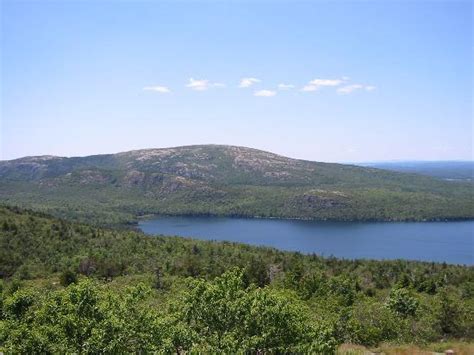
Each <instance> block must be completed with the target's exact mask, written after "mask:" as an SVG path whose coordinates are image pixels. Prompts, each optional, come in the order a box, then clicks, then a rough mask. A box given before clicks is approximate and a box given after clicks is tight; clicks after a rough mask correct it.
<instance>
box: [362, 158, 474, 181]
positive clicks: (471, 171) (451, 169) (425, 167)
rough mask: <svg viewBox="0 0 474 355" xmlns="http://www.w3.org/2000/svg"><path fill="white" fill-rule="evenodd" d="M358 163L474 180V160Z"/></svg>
mask: <svg viewBox="0 0 474 355" xmlns="http://www.w3.org/2000/svg"><path fill="white" fill-rule="evenodd" d="M358 165H361V166H368V167H372V168H379V169H386V170H393V171H399V172H402V173H414V174H421V175H428V176H433V177H436V178H439V179H443V180H448V181H473V180H474V161H397V162H395V161H390V162H374V163H362V164H358Z"/></svg>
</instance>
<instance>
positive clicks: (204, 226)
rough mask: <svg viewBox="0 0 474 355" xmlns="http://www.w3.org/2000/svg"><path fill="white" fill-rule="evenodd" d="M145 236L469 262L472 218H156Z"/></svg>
mask: <svg viewBox="0 0 474 355" xmlns="http://www.w3.org/2000/svg"><path fill="white" fill-rule="evenodd" d="M139 227H140V228H141V229H142V231H143V232H145V233H147V234H155V235H156V234H164V235H176V236H183V237H192V238H196V239H202V240H219V241H222V240H226V241H232V242H239V243H246V244H252V245H261V246H269V247H274V248H277V249H281V250H289V251H299V252H302V253H308V254H310V253H316V254H318V255H322V256H336V257H340V258H347V259H408V260H424V261H436V262H443V261H444V262H447V263H452V264H468V265H474V221H459V222H390V223H388V222H387V223H382V222H370V223H369V222H316V221H300V220H280V219H246V218H226V217H156V218H154V219H150V220H143V221H141V222H140V223H139Z"/></svg>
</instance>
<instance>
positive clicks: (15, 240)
mask: <svg viewBox="0 0 474 355" xmlns="http://www.w3.org/2000/svg"><path fill="white" fill-rule="evenodd" d="M0 277H1V280H0V294H1V299H0V349H1V351H3V352H5V353H6V354H8V353H34V352H35V353H38V352H41V353H99V352H103V353H123V352H142V353H143V352H160V353H173V352H174V353H186V352H193V353H194V352H201V353H203V352H204V353H208V352H211V353H215V352H226V353H234V352H247V353H288V352H292V353H295V352H297V353H324V354H329V353H335V352H340V351H341V346H345V345H343V344H357V345H360V346H365V347H369V348H374V347H380V346H384V344H392V345H393V346H395V345H403V344H417V345H418V346H420V347H426V346H432V347H433V346H434V347H435V348H436V349H447V348H449V347H450V346H452V344H457V346H464V347H467V349H468V350H466V351H467V352H466V353H468V352H469V351H470V350H472V347H470V345H469V343H471V342H472V341H473V338H474V268H473V267H467V266H461V265H447V264H438V263H426V262H414V261H402V260H395V261H372V260H342V259H336V258H322V257H319V256H316V255H303V254H300V253H290V252H283V251H278V250H275V249H271V248H262V247H251V246H247V245H242V244H234V243H228V242H220V243H218V242H205V241H197V240H192V239H186V238H177V237H165V236H158V237H150V236H146V235H144V234H142V233H140V232H137V231H134V230H128V229H121V230H118V229H107V228H100V227H94V226H91V225H86V224H81V223H75V222H70V221H65V220H61V219H57V218H55V217H51V216H49V215H47V214H44V213H40V212H34V211H30V210H24V209H20V208H16V207H7V206H3V207H0ZM433 344H436V345H433ZM463 344H464V345H463Z"/></svg>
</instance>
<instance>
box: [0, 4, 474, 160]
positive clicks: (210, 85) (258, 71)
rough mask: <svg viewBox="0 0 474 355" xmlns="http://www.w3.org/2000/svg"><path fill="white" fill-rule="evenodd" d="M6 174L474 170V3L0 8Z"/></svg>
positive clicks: (0, 126) (0, 125)
mask: <svg viewBox="0 0 474 355" xmlns="http://www.w3.org/2000/svg"><path fill="white" fill-rule="evenodd" d="M0 6H1V30H2V38H1V51H2V63H1V68H2V72H1V121H0V131H1V134H0V140H1V142H0V160H10V159H14V158H20V157H23V156H38V155H57V156H86V155H96V154H110V153H116V152H123V151H129V150H135V149H147V148H166V147H173V146H182V145H196V144H203V143H208V142H211V143H212V144H224V145H238V146H245V147H251V148H256V149H261V150H265V151H270V152H273V153H277V154H280V155H284V156H288V157H292V158H298V159H305V160H312V161H326V162H353V163H355V162H377V161H378V162H380V161H420V160H421V161H472V160H473V157H474V155H473V154H474V153H473V141H472V137H473V125H472V74H473V72H472V59H473V58H472V3H471V2H469V1H456V2H438V1H433V2H424V1H423V2H410V3H409V2H404V1H401V2H390V3H378V2H370V1H369V2H347V1H341V2H332V3H326V2H296V3H295V2H277V3H273V4H271V5H270V4H269V3H267V2H263V1H262V2H240V3H216V2H211V1H200V2H178V3H171V2H156V3H152V2H105V1H104V2H102V1H97V2H90V1H84V2H18V1H2V3H1V5H0Z"/></svg>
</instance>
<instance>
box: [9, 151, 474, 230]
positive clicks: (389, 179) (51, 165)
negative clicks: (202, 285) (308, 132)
mask: <svg viewBox="0 0 474 355" xmlns="http://www.w3.org/2000/svg"><path fill="white" fill-rule="evenodd" d="M472 198H473V185H472V184H471V183H449V182H444V181H439V180H437V179H434V178H430V177H425V176H419V175H414V174H403V173H397V172H389V171H385V170H380V169H374V168H367V167H365V168H364V167H356V166H352V165H342V164H329V163H317V162H310V161H304V160H297V159H290V158H286V157H282V156H279V155H276V154H272V153H268V152H263V151H259V150H255V149H249V148H243V147H233V146H215V145H204V146H188V147H177V148H168V149H147V150H137V151H131V152H126V153H119V154H109V155H96V156H89V157H82V158H62V157H51V156H42V157H27V158H22V159H17V160H11V161H3V162H0V199H1V200H2V201H4V202H5V203H9V204H15V205H20V206H23V207H28V208H34V209H36V210H43V211H45V212H48V213H52V214H54V215H56V216H60V217H64V218H73V219H75V220H80V221H87V222H91V221H95V222H96V223H98V224H102V225H104V224H122V223H129V222H134V221H136V219H137V218H138V217H139V216H141V215H145V214H193V215H194V214H205V215H208V214H213V215H228V216H247V217H253V216H261V217H282V218H307V219H322V220H326V219H330V220H383V221H396V220H438V219H443V220H444V219H466V218H473V217H474V205H473V203H472Z"/></svg>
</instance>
